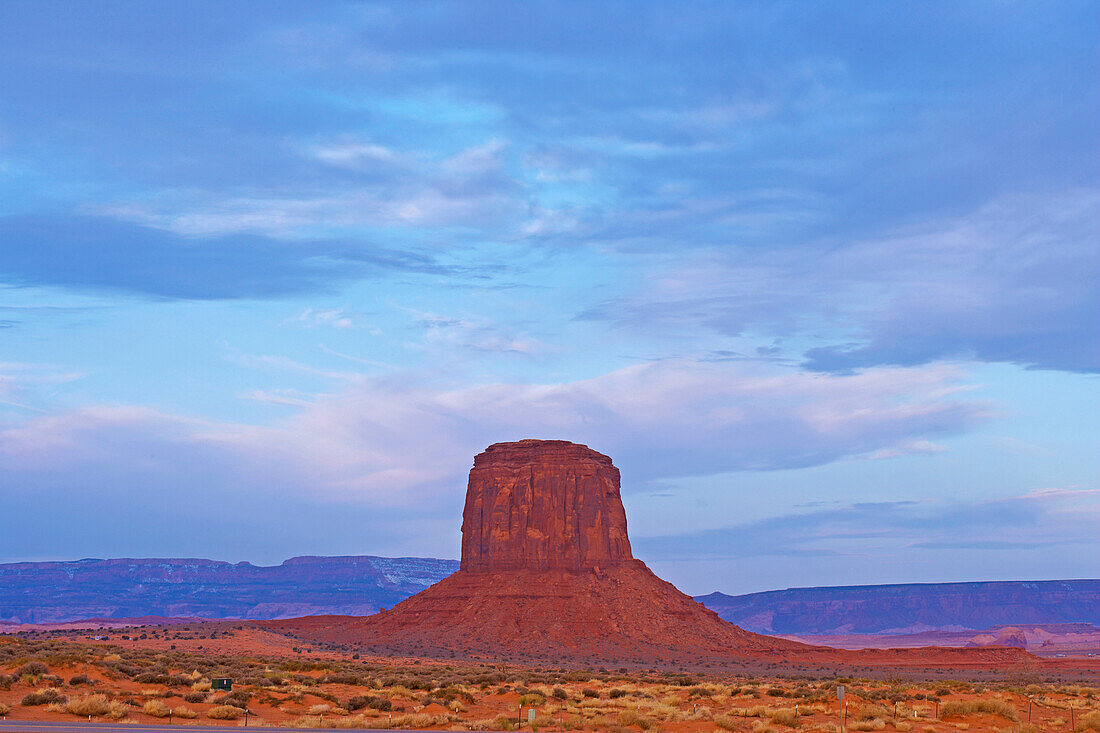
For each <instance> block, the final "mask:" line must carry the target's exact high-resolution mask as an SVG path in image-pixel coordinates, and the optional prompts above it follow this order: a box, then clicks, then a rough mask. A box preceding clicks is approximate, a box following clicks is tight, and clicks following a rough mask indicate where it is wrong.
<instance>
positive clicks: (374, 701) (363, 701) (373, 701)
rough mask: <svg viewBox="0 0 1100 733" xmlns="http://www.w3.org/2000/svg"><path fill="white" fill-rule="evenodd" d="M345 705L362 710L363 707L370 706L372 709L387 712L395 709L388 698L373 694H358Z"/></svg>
mask: <svg viewBox="0 0 1100 733" xmlns="http://www.w3.org/2000/svg"><path fill="white" fill-rule="evenodd" d="M344 707H345V708H346V709H348V710H362V709H363V708H370V709H371V710H381V711H382V712H386V711H388V710H393V707H394V705H393V703H392V702H389V700H387V699H386V698H378V697H375V696H373V694H356V696H355V697H354V698H352V699H350V700H349V701H348V704H345V705H344Z"/></svg>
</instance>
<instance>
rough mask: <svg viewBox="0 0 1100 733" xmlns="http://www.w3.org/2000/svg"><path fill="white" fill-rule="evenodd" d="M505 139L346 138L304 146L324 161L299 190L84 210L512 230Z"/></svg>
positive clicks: (190, 229)
mask: <svg viewBox="0 0 1100 733" xmlns="http://www.w3.org/2000/svg"><path fill="white" fill-rule="evenodd" d="M506 148H507V145H506V144H505V143H504V142H502V141H498V140H490V141H488V142H486V143H484V144H481V145H474V146H470V147H467V148H464V149H461V150H459V151H458V152H456V153H454V154H453V155H440V154H438V153H435V152H433V151H411V152H398V151H394V150H391V149H390V148H387V147H384V146H381V145H378V144H375V143H372V142H366V141H361V140H356V139H348V138H342V139H339V140H336V141H333V142H330V143H325V144H319V145H313V146H311V147H308V148H307V149H306V150H305V151H304V152H305V155H307V156H308V157H309V159H310V160H311V161H314V162H316V163H319V164H321V165H320V166H319V170H317V171H316V175H315V176H314V177H313V179H312V180H311V181H310V182H308V183H303V184H302V185H301V186H299V187H298V188H296V189H295V190H294V192H293V193H292V194H288V193H286V192H285V191H283V190H282V189H281V188H274V187H266V188H264V189H262V190H261V191H260V192H249V193H248V194H247V195H239V194H229V195H227V194H226V193H224V192H215V191H203V190H201V189H200V190H191V189H189V190H187V191H185V192H179V191H165V192H162V193H160V194H158V195H157V196H155V197H148V196H147V197H143V198H142V200H139V201H126V200H123V201H117V202H114V203H109V204H96V205H85V206H84V207H83V210H84V211H86V212H87V213H91V214H94V215H98V216H106V217H110V218H115V219H120V220H124V221H130V222H135V223H137V224H140V225H143V226H147V227H153V228H156V229H161V230H165V231H168V232H171V233H173V234H176V235H179V236H184V237H225V236H231V235H233V236H239V235H241V234H245V233H247V234H251V235H259V236H268V237H275V238H284V239H285V238H287V237H306V236H309V234H310V233H312V232H316V231H318V230H324V231H333V230H351V229H354V230H359V231H362V230H364V229H386V228H400V229H410V228H414V229H415V228H425V229H428V230H431V229H434V228H449V227H470V226H475V227H483V228H485V229H487V230H491V231H500V232H504V233H508V232H513V234H514V232H518V231H519V230H521V229H522V227H523V222H524V221H525V220H526V218H527V214H526V212H527V208H528V205H527V202H526V200H525V196H524V194H523V191H522V190H521V186H520V184H519V182H518V181H516V180H515V179H514V178H513V177H512V176H510V175H509V174H508V172H507V171H506V169H505V164H504V163H505V161H504V152H505V150H506ZM349 176H350V177H349Z"/></svg>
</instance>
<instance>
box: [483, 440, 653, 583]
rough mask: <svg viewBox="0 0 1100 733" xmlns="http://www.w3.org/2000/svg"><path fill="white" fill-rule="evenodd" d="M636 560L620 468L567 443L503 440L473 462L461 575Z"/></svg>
mask: <svg viewBox="0 0 1100 733" xmlns="http://www.w3.org/2000/svg"><path fill="white" fill-rule="evenodd" d="M632 559H633V556H632V555H631V554H630V540H629V539H627V536H626V512H625V511H624V510H623V502H622V500H621V499H620V498H619V469H617V468H615V466H613V465H612V464H611V459H610V458H608V457H607V456H605V455H603V454H601V453H597V452H596V451H594V450H592V449H591V448H588V447H587V446H583V445H577V444H576V443H569V442H566V441H564V440H521V441H519V442H518V443H497V444H495V445H491V446H489V448H488V449H487V450H486V451H485V452H484V453H482V454H480V455H479V456H477V457H476V458H475V459H474V467H473V470H471V471H470V483H469V486H468V488H467V490H466V509H465V511H464V512H463V513H462V569H463V570H477V571H489V570H511V569H520V568H527V569H531V570H549V569H551V568H557V569H563V570H581V569H583V568H588V569H594V568H600V567H602V568H610V567H611V566H614V565H620V564H622V563H624V562H629V561H630V560H632Z"/></svg>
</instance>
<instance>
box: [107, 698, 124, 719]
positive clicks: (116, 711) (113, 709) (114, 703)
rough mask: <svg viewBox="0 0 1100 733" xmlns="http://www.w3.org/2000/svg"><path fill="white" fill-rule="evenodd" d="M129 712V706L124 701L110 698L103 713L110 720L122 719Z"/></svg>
mask: <svg viewBox="0 0 1100 733" xmlns="http://www.w3.org/2000/svg"><path fill="white" fill-rule="evenodd" d="M129 714H130V706H129V705H127V704H126V703H123V702H119V701H118V700H111V704H110V705H109V706H108V708H107V712H106V713H104V715H105V716H106V717H108V718H110V719H111V720H122V719H123V718H125V717H126V716H127V715H129Z"/></svg>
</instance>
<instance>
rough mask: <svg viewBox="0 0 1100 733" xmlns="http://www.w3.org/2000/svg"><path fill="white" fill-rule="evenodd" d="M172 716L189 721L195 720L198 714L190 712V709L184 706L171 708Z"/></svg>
mask: <svg viewBox="0 0 1100 733" xmlns="http://www.w3.org/2000/svg"><path fill="white" fill-rule="evenodd" d="M172 715H174V716H175V717H177V718H185V719H187V720H191V719H192V718H197V717H198V716H199V714H198V713H196V712H195V711H194V710H192V709H191V708H189V707H186V706H184V705H180V706H179V707H176V708H173V709H172Z"/></svg>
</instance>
